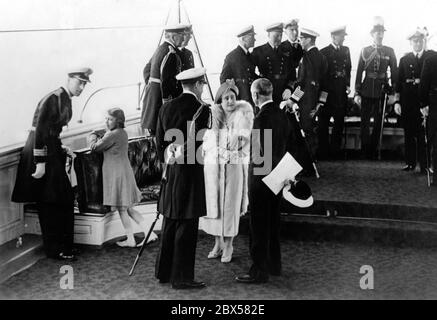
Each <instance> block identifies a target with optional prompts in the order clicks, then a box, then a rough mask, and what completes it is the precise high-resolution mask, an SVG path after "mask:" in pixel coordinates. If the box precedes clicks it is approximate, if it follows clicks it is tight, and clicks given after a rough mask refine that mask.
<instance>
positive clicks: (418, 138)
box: [396, 51, 432, 170]
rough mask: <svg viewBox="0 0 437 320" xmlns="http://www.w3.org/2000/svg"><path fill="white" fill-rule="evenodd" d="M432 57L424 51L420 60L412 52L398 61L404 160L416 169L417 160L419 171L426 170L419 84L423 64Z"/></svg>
mask: <svg viewBox="0 0 437 320" xmlns="http://www.w3.org/2000/svg"><path fill="white" fill-rule="evenodd" d="M431 55H432V52H431V51H424V52H423V54H422V56H421V57H420V58H418V57H416V56H415V54H414V53H413V52H410V53H408V54H406V55H405V56H403V57H402V58H401V59H400V61H399V73H398V81H397V87H396V93H398V94H399V96H400V104H401V107H402V113H401V119H402V124H403V127H404V136H405V160H406V164H407V165H408V166H411V167H412V168H415V167H416V163H417V160H419V164H420V168H421V170H425V168H426V157H425V131H424V127H423V126H422V122H423V119H422V113H421V112H420V101H419V84H420V73H421V71H422V67H423V62H424V61H425V59H426V58H427V57H429V56H431Z"/></svg>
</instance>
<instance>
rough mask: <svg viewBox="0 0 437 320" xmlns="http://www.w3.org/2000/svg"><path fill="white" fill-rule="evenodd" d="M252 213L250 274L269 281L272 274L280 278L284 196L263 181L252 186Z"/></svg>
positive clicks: (250, 199) (250, 198) (250, 200)
mask: <svg viewBox="0 0 437 320" xmlns="http://www.w3.org/2000/svg"><path fill="white" fill-rule="evenodd" d="M249 195H250V197H249V202H250V205H251V211H250V219H249V221H250V256H251V258H252V266H251V268H250V270H249V274H250V275H251V276H252V277H254V278H256V279H261V280H267V279H268V278H269V274H272V275H280V274H281V271H282V265H281V247H280V242H279V232H280V230H279V227H280V213H279V202H280V199H281V194H279V195H277V196H276V195H275V194H274V193H273V192H272V191H270V189H269V188H268V187H267V186H266V185H265V184H264V183H263V182H262V181H258V182H257V183H253V184H251V191H250V194H249Z"/></svg>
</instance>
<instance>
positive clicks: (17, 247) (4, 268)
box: [0, 234, 44, 283]
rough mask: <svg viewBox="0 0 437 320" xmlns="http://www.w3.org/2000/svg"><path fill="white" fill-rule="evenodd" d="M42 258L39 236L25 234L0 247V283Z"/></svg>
mask: <svg viewBox="0 0 437 320" xmlns="http://www.w3.org/2000/svg"><path fill="white" fill-rule="evenodd" d="M43 257H44V253H43V249H42V239H41V236H38V235H32V234H25V235H22V236H21V244H20V243H19V240H18V239H14V240H11V241H9V242H7V243H5V244H3V245H1V246H0V283H2V282H4V281H6V280H7V279H9V278H10V277H12V276H13V275H15V274H17V273H19V272H21V271H23V270H26V269H27V268H29V267H31V266H32V265H33V264H35V263H36V262H37V261H38V260H39V259H41V258H43Z"/></svg>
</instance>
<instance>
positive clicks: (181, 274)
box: [155, 217, 199, 283]
mask: <svg viewBox="0 0 437 320" xmlns="http://www.w3.org/2000/svg"><path fill="white" fill-rule="evenodd" d="M198 228H199V218H195V219H180V220H179V219H178V220H176V219H169V218H167V217H164V220H163V222H162V235H161V243H160V248H159V252H158V257H157V259H156V265H155V276H156V278H158V279H160V280H161V281H165V282H167V281H171V283H180V282H184V281H191V280H194V262H195V258H196V245H197V233H198Z"/></svg>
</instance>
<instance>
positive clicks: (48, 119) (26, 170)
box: [12, 88, 74, 257]
mask: <svg viewBox="0 0 437 320" xmlns="http://www.w3.org/2000/svg"><path fill="white" fill-rule="evenodd" d="M71 117H72V109H71V98H70V97H69V95H68V93H67V92H66V90H65V89H64V88H59V89H57V90H55V91H53V92H51V93H49V94H48V95H47V96H45V97H44V98H43V99H42V100H41V101H40V102H39V103H38V107H37V108H36V110H35V113H34V116H33V120H32V129H31V131H30V133H29V136H28V138H27V141H26V144H25V146H24V148H23V151H22V152H21V157H20V162H19V164H18V172H17V178H16V181H15V187H14V191H13V193H12V201H14V202H36V203H37V206H38V215H39V220H40V225H41V231H42V236H43V242H44V250H45V252H46V254H47V256H49V257H55V256H57V255H58V254H59V253H61V252H63V253H64V254H66V255H70V254H71V250H72V246H73V229H74V205H73V201H74V195H73V190H72V188H71V184H70V180H69V179H68V176H67V174H66V172H65V164H66V159H67V155H66V153H65V151H64V150H63V149H62V143H61V140H60V138H59V135H60V133H61V131H62V127H63V126H65V125H67V124H68V122H69V121H70V120H71ZM37 163H45V168H46V170H45V174H44V176H43V177H42V178H40V179H35V178H33V177H32V176H31V175H32V173H33V172H34V171H35V168H36V164H37Z"/></svg>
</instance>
